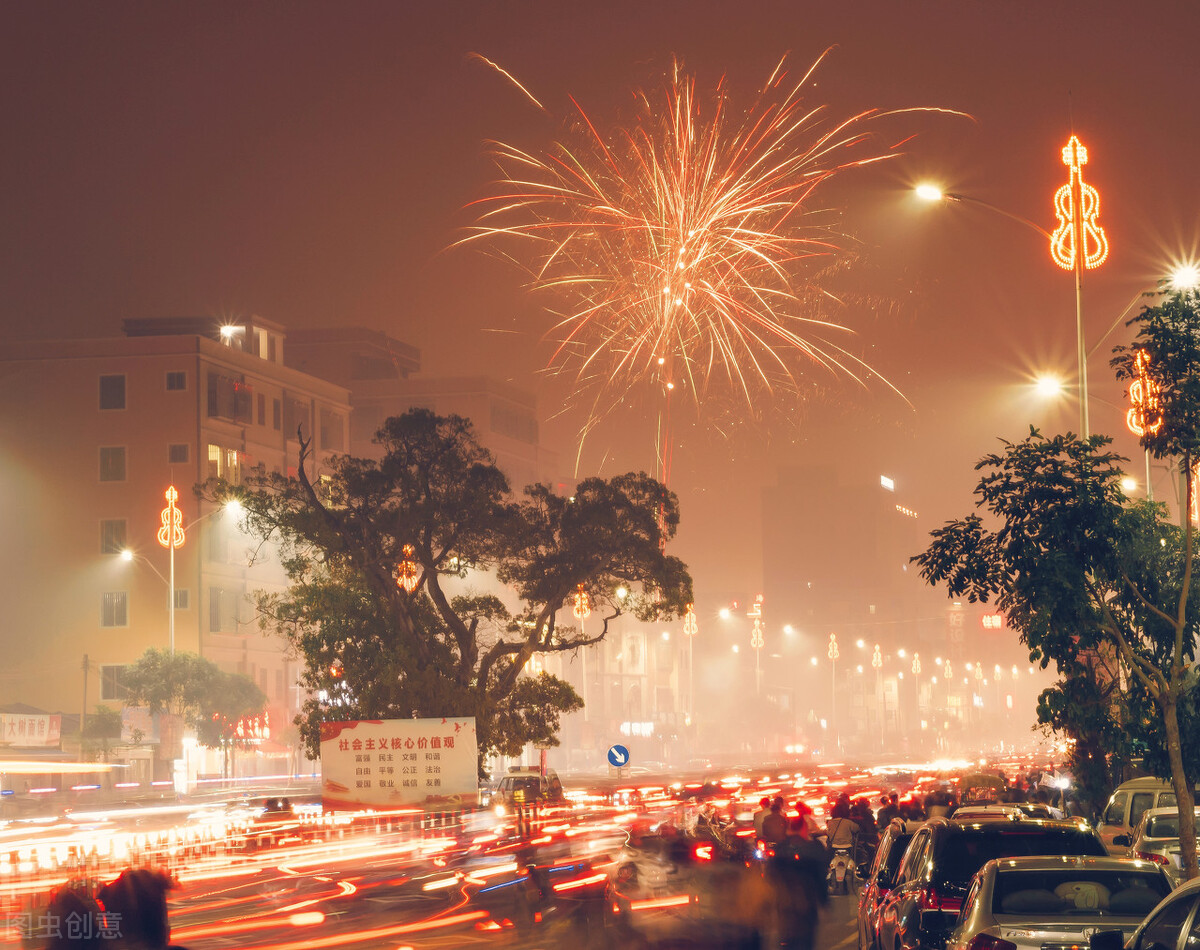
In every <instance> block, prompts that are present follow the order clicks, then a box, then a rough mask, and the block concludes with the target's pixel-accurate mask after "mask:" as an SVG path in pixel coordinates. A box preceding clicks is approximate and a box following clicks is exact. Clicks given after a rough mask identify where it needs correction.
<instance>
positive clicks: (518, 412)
mask: <svg viewBox="0 0 1200 950" xmlns="http://www.w3.org/2000/svg"><path fill="white" fill-rule="evenodd" d="M287 362H288V365H289V366H294V367H296V368H297V369H300V370H303V371H304V372H306V373H311V374H312V375H314V376H319V377H320V378H322V379H328V380H330V381H332V382H335V383H337V384H338V385H340V386H344V387H345V388H346V389H348V390H349V391H350V399H351V402H352V405H353V408H354V413H353V416H352V419H351V427H350V452H351V453H352V454H354V455H359V456H363V457H371V456H375V455H378V454H379V449H378V447H377V446H375V445H374V444H373V443H372V439H373V438H374V436H375V433H376V432H377V431H378V430H379V427H380V426H381V425H382V424H383V421H384V420H385V419H387V418H388V417H389V416H397V415H400V414H402V413H404V412H406V411H407V410H409V409H413V408H422V409H430V410H432V411H433V412H436V413H438V414H439V415H451V414H455V415H460V416H464V417H466V418H468V419H470V420H471V423H472V424H473V425H474V428H475V435H476V438H478V439H479V441H480V442H481V443H482V444H483V445H484V446H486V447H487V448H488V449H489V450H490V451H491V452H492V454H493V455H495V457H496V461H497V464H498V465H499V466H500V468H501V470H502V471H503V472H504V473H505V474H506V475H507V476H508V477H509V481H510V483H511V484H512V486H513V489H514V490H515V491H518V492H519V491H520V490H521V489H522V488H524V487H525V486H526V485H528V484H530V483H532V482H538V481H552V480H553V479H555V478H556V476H557V474H558V473H557V468H558V457H557V455H556V454H555V453H553V452H551V451H549V450H548V449H546V448H545V447H544V446H543V445H542V444H541V442H540V440H539V427H538V414H537V400H536V399H535V397H534V395H533V394H532V393H530V392H527V391H525V390H522V389H520V388H518V387H516V386H512V385H510V384H508V383H504V382H500V381H499V380H496V379H492V378H490V377H486V376H450V377H443V376H421V375H419V370H420V365H421V354H420V352H419V351H418V350H416V349H415V348H413V347H411V346H408V345H407V344H404V343H400V342H398V341H396V340H393V339H392V338H391V337H389V336H386V335H385V334H383V333H380V332H378V331H375V330H366V329H363V328H361V327H347V328H338V329H321V330H293V331H291V332H290V333H289V334H288V355H287ZM414 374H416V375H414Z"/></svg>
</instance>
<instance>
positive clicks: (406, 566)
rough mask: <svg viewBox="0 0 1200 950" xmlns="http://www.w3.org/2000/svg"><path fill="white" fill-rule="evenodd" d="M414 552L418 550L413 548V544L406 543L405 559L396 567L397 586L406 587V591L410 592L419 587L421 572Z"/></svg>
mask: <svg viewBox="0 0 1200 950" xmlns="http://www.w3.org/2000/svg"><path fill="white" fill-rule="evenodd" d="M414 554H416V551H414V550H413V546H412V545H411V544H406V545H404V560H403V561H401V562H400V565H399V567H397V568H396V586H397V587H402V588H404V590H405V592H407V593H409V594H411V593H412V592H413V591H415V590H416V589H417V581H418V579H419V574H420V572H419V571H418V570H417V565H416V562H415V561H413V559H412V557H413V555H414Z"/></svg>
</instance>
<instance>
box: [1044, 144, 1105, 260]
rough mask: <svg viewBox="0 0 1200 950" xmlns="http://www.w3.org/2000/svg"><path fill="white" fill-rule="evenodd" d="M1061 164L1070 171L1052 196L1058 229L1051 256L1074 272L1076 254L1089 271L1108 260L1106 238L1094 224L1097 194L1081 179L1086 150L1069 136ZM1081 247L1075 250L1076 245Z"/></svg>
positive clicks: (1097, 207)
mask: <svg viewBox="0 0 1200 950" xmlns="http://www.w3.org/2000/svg"><path fill="white" fill-rule="evenodd" d="M1062 157H1063V164H1064V165H1066V166H1068V167H1069V168H1070V169H1071V180H1070V181H1069V182H1067V184H1065V185H1063V186H1062V187H1060V188H1059V189H1058V191H1056V192H1055V193H1054V213H1055V215H1057V217H1058V227H1056V228H1055V229H1054V233H1053V234H1052V235H1051V236H1050V256H1051V257H1053V258H1054V263H1056V264H1057V265H1058V266H1059V267H1061V268H1062V269H1063V270H1074V269H1075V267H1076V263H1077V259H1076V255H1077V253H1079V252H1080V250H1082V255H1081V260H1080V263H1082V265H1083V266H1084V267H1086V268H1087V269H1088V270H1091V269H1093V268H1096V267H1099V266H1100V265H1101V264H1103V263H1104V259H1105V258H1106V257H1108V238H1107V237H1106V236H1105V234H1104V228H1102V227H1100V225H1099V224H1097V223H1096V218H1097V217H1098V216H1099V214H1100V193H1099V192H1098V191H1096V189H1095V188H1093V187H1092V186H1091V185H1089V184H1087V183H1085V182H1084V180H1083V166H1084V165H1086V164H1087V160H1088V157H1087V149H1086V148H1084V147H1083V145H1082V144H1081V143H1080V141H1079V138H1078V137H1077V136H1074V135H1072V136H1071V140H1070V141H1069V142H1067V144H1066V147H1064V148H1063V150H1062ZM1077 242H1078V243H1079V244H1081V245H1082V247H1081V248H1079V247H1076V243H1077Z"/></svg>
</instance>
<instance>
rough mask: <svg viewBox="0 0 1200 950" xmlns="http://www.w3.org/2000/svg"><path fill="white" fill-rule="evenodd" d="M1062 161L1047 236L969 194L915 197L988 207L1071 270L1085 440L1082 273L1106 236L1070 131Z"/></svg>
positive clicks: (1103, 249) (921, 192) (1099, 257)
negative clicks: (1036, 238) (1065, 177)
mask: <svg viewBox="0 0 1200 950" xmlns="http://www.w3.org/2000/svg"><path fill="white" fill-rule="evenodd" d="M1062 160H1063V164H1065V165H1066V166H1068V168H1069V169H1070V180H1069V181H1068V182H1067V183H1066V184H1065V185H1062V186H1061V187H1060V188H1059V189H1058V191H1057V192H1056V193H1055V195H1054V207H1055V214H1056V215H1057V217H1058V222H1059V223H1058V227H1056V228H1055V230H1054V233H1053V234H1051V233H1050V232H1049V231H1047V230H1046V229H1045V228H1043V227H1042V226H1041V225H1040V224H1037V223H1036V222H1034V221H1031V220H1030V219H1029V218H1026V217H1022V216H1021V215H1019V214H1013V213H1012V212H1010V211H1005V210H1004V209H1003V208H998V207H996V206H995V205H993V204H990V203H989V202H986V201H982V200H980V199H979V198H973V197H970V196H969V195H961V194H955V193H950V192H942V191H941V189H939V188H938V187H937V186H935V185H928V184H926V185H919V186H918V187H917V189H916V193H917V196H918V197H919V198H922V199H924V200H926V201H940V200H948V201H959V202H969V203H971V204H975V205H979V206H980V207H983V208H987V209H988V210H989V211H993V212H995V213H996V214H999V215H1002V216H1003V217H1006V218H1008V219H1009V220H1011V221H1016V222H1017V223H1019V224H1022V225H1024V226H1026V227H1028V228H1032V229H1033V230H1034V231H1036V232H1037V233H1038V234H1040V235H1041V236H1042V237H1043V238H1045V239H1047V240H1048V241H1049V242H1050V256H1051V258H1052V259H1053V260H1054V262H1055V263H1056V264H1058V266H1059V267H1062V268H1063V269H1064V270H1069V271H1073V272H1074V274H1075V343H1076V352H1077V358H1078V361H1079V368H1078V374H1079V375H1078V386H1079V430H1080V435H1081V436H1082V437H1083V438H1085V439H1086V438H1088V436H1090V435H1091V421H1090V419H1089V417H1088V385H1087V357H1088V353H1087V349H1086V347H1085V345H1084V334H1083V271H1084V270H1085V269H1087V270H1091V269H1093V268H1096V267H1099V266H1100V265H1101V264H1103V263H1104V260H1105V258H1106V257H1107V256H1108V237H1107V236H1106V235H1105V233H1104V228H1102V227H1101V226H1100V225H1099V224H1098V223H1097V221H1096V218H1097V216H1098V215H1099V212H1100V195H1099V193H1098V192H1097V191H1096V189H1095V188H1093V187H1092V186H1091V185H1089V184H1087V183H1085V182H1084V180H1083V166H1084V165H1085V164H1087V160H1088V157H1087V149H1086V148H1084V146H1083V144H1082V143H1081V142H1080V141H1079V139H1078V137H1077V136H1074V135H1072V136H1071V138H1070V140H1069V141H1068V142H1067V144H1066V146H1065V147H1064V148H1063V150H1062Z"/></svg>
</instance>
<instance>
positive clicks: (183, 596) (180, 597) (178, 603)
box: [175, 587, 191, 610]
mask: <svg viewBox="0 0 1200 950" xmlns="http://www.w3.org/2000/svg"><path fill="white" fill-rule="evenodd" d="M190 606H191V598H190V597H189V596H188V589H187V588H186V587H185V588H184V589H183V590H180V589H179V588H178V587H177V588H175V609H176V610H187V609H188V607H190Z"/></svg>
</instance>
